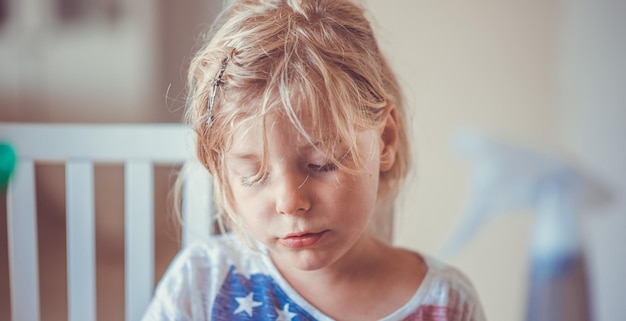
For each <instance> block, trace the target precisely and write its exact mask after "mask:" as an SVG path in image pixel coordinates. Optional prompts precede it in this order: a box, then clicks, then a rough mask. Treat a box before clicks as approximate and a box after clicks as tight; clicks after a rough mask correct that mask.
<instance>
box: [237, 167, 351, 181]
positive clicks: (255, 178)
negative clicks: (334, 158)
mask: <svg viewBox="0 0 626 321" xmlns="http://www.w3.org/2000/svg"><path fill="white" fill-rule="evenodd" d="M308 168H309V170H311V171H313V172H316V173H324V172H332V171H336V170H337V169H339V168H338V167H337V165H336V164H335V163H332V162H331V163H327V164H324V165H317V164H309V165H308ZM267 176H268V175H267V174H265V175H252V176H246V177H242V178H241V185H243V186H247V187H252V186H255V185H257V184H260V183H262V182H263V181H265V179H266V178H267Z"/></svg>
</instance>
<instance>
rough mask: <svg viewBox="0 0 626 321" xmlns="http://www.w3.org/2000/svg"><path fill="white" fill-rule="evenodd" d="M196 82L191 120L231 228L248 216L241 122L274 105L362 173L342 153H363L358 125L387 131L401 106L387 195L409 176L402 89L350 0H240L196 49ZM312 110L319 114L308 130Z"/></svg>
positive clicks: (383, 188)
mask: <svg viewBox="0 0 626 321" xmlns="http://www.w3.org/2000/svg"><path fill="white" fill-rule="evenodd" d="M188 82H189V93H188V97H187V109H186V120H187V121H188V122H189V123H190V124H191V126H192V127H193V128H194V130H195V132H196V133H197V146H196V147H197V153H198V158H199V160H200V161H201V162H202V163H203V164H204V165H205V166H206V168H207V169H208V170H209V172H210V173H211V175H212V176H213V178H214V192H215V203H216V208H217V212H218V213H217V215H218V219H219V221H220V222H222V223H226V226H227V227H228V228H231V229H233V230H235V231H237V230H239V229H242V223H241V222H240V219H239V218H238V216H237V215H236V213H235V206H234V204H233V203H234V202H233V197H232V194H231V189H230V187H229V186H227V183H226V182H227V181H226V169H225V166H224V154H225V152H227V151H228V149H229V148H230V144H231V142H232V137H233V134H234V132H235V131H236V130H239V129H241V128H251V127H252V126H250V123H251V122H257V121H261V122H263V119H264V117H265V116H266V115H268V114H270V113H274V112H278V113H282V114H283V115H286V116H287V117H288V119H289V120H290V122H291V123H292V125H293V126H295V128H296V129H298V131H299V132H300V133H302V134H303V135H304V136H305V137H315V139H317V140H319V141H321V142H323V144H321V145H320V146H322V147H321V148H323V150H324V152H326V154H327V155H328V156H329V158H330V159H331V160H332V161H333V162H334V163H335V164H336V165H337V166H338V167H339V168H340V169H342V170H347V171H358V161H357V162H356V163H357V166H356V168H347V167H346V166H344V165H343V164H342V163H341V161H340V159H338V157H337V154H336V153H335V151H336V150H338V149H339V148H343V149H345V148H346V147H347V149H348V153H349V154H350V155H349V156H351V157H353V158H354V159H358V158H357V156H358V154H357V152H356V137H357V133H358V131H360V130H366V129H382V128H383V127H384V125H385V122H386V119H387V117H388V113H387V112H388V111H389V110H390V108H392V106H395V107H396V109H397V115H398V124H397V126H398V134H399V137H398V138H399V141H398V148H397V155H396V157H395V159H396V161H395V163H394V165H393V167H392V168H391V170H389V171H386V172H384V173H381V177H380V182H381V184H380V187H379V195H382V196H384V197H386V198H389V199H393V198H394V197H395V195H396V194H397V191H398V188H399V185H400V183H401V182H402V180H403V178H404V177H405V176H406V173H407V170H408V167H409V163H410V155H409V147H408V143H407V135H406V126H405V123H404V119H405V117H404V116H405V107H404V100H403V97H402V93H401V91H400V88H399V86H398V82H397V80H396V78H395V75H394V74H393V72H392V71H391V69H390V67H389V65H388V63H387V61H386V60H385V58H384V57H383V55H382V53H381V51H380V50H379V48H378V45H377V42H376V39H375V37H374V33H373V31H372V28H371V26H370V23H369V22H368V20H367V19H366V18H365V15H364V11H363V9H362V8H361V7H360V6H358V5H356V4H354V3H352V2H350V1H348V0H239V1H235V2H234V3H232V4H231V5H230V6H229V7H228V8H226V10H225V11H224V12H223V13H222V14H221V15H220V16H219V17H218V19H217V21H216V23H215V25H214V27H213V28H212V31H211V32H210V33H209V34H208V36H207V38H206V41H205V44H204V46H203V47H202V48H201V49H200V50H199V51H198V52H197V53H196V55H195V57H194V59H193V60H192V62H191V66H190V69H189V75H188ZM303 115H306V117H307V119H310V121H311V127H310V128H312V129H310V130H309V132H306V131H305V130H304V126H303V124H302V122H301V117H302V116H303ZM264 137H265V136H264ZM340 146H341V147H340ZM266 163H267V162H265V165H264V166H267V164H266ZM262 168H263V166H262ZM259 175H263V174H262V173H260V174H259ZM239 232H241V231H239Z"/></svg>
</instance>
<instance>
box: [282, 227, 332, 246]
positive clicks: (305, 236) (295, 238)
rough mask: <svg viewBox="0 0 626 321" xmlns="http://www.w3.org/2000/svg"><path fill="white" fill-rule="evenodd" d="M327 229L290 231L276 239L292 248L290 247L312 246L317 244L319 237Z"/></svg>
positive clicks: (320, 237)
mask: <svg viewBox="0 0 626 321" xmlns="http://www.w3.org/2000/svg"><path fill="white" fill-rule="evenodd" d="M327 231H328V230H324V231H321V232H300V233H291V234H287V235H286V236H284V237H282V238H280V239H279V240H278V241H279V243H280V244H282V245H283V246H286V247H289V248H292V249H300V248H305V247H309V246H313V245H315V244H317V243H318V242H319V241H320V239H322V237H323V236H324V235H325V234H326V232H327Z"/></svg>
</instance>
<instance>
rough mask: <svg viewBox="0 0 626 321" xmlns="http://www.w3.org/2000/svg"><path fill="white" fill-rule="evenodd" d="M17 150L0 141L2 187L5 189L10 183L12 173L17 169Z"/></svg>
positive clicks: (0, 177) (0, 184)
mask: <svg viewBox="0 0 626 321" xmlns="http://www.w3.org/2000/svg"><path fill="white" fill-rule="evenodd" d="M15 160H16V157H15V151H14V150H13V147H11V145H9V144H7V143H3V142H0V189H4V188H5V187H6V186H7V184H8V183H9V179H10V178H11V174H13V170H14V169H15Z"/></svg>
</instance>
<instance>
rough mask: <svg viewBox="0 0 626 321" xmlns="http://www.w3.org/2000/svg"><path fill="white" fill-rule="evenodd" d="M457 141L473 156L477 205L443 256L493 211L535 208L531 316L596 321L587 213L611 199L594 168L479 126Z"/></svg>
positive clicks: (536, 320) (540, 319)
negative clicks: (490, 134) (485, 132)
mask: <svg viewBox="0 0 626 321" xmlns="http://www.w3.org/2000/svg"><path fill="white" fill-rule="evenodd" d="M456 145H457V146H456V147H457V149H458V150H459V152H460V153H461V154H464V155H465V156H467V157H469V158H471V159H473V161H474V171H473V177H472V179H471V184H472V186H471V187H472V195H471V200H470V205H469V207H468V208H467V210H466V211H465V212H464V215H463V216H462V218H461V221H460V224H459V225H458V227H457V229H456V232H455V233H453V234H452V237H451V238H450V239H449V240H448V241H447V243H446V244H445V245H444V247H443V249H442V251H441V256H442V257H443V258H449V257H450V256H451V255H454V254H455V253H456V252H457V251H458V250H459V249H460V248H461V247H462V246H463V244H465V243H466V242H468V241H469V240H470V239H471V238H472V236H473V235H474V234H475V233H476V232H477V231H479V229H480V227H481V226H483V225H485V224H486V223H488V222H489V221H490V220H491V219H492V218H494V217H496V216H499V215H504V214H508V213H512V212H513V211H515V210H520V209H524V210H530V211H531V212H532V213H533V214H534V215H535V221H534V226H533V227H532V231H531V236H530V246H529V250H530V261H531V262H530V264H531V266H530V271H531V275H530V285H529V288H528V301H527V312H526V320H527V321H544V320H545V321H565V320H567V321H589V320H590V314H591V313H590V312H591V311H590V309H589V304H588V297H587V280H586V273H585V260H584V253H583V244H582V243H583V242H582V236H581V225H580V220H581V214H582V213H583V212H585V211H586V210H588V209H589V206H590V205H592V206H594V205H597V204H598V203H602V202H605V201H606V200H607V193H606V191H604V190H603V189H602V188H601V187H600V185H599V184H597V183H596V182H594V181H593V180H591V179H590V177H589V176H587V175H585V174H583V173H582V172H581V171H579V170H576V169H575V168H574V167H572V166H569V165H568V164H566V163H564V162H563V161H561V160H559V159H557V158H555V157H552V156H549V155H547V154H542V153H539V152H536V151H534V150H530V149H526V148H523V147H520V146H517V145H514V144H510V143H506V142H503V141H498V140H496V139H490V138H487V137H485V136H481V135H478V134H472V133H464V134H462V135H459V136H458V139H457V144H456Z"/></svg>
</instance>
